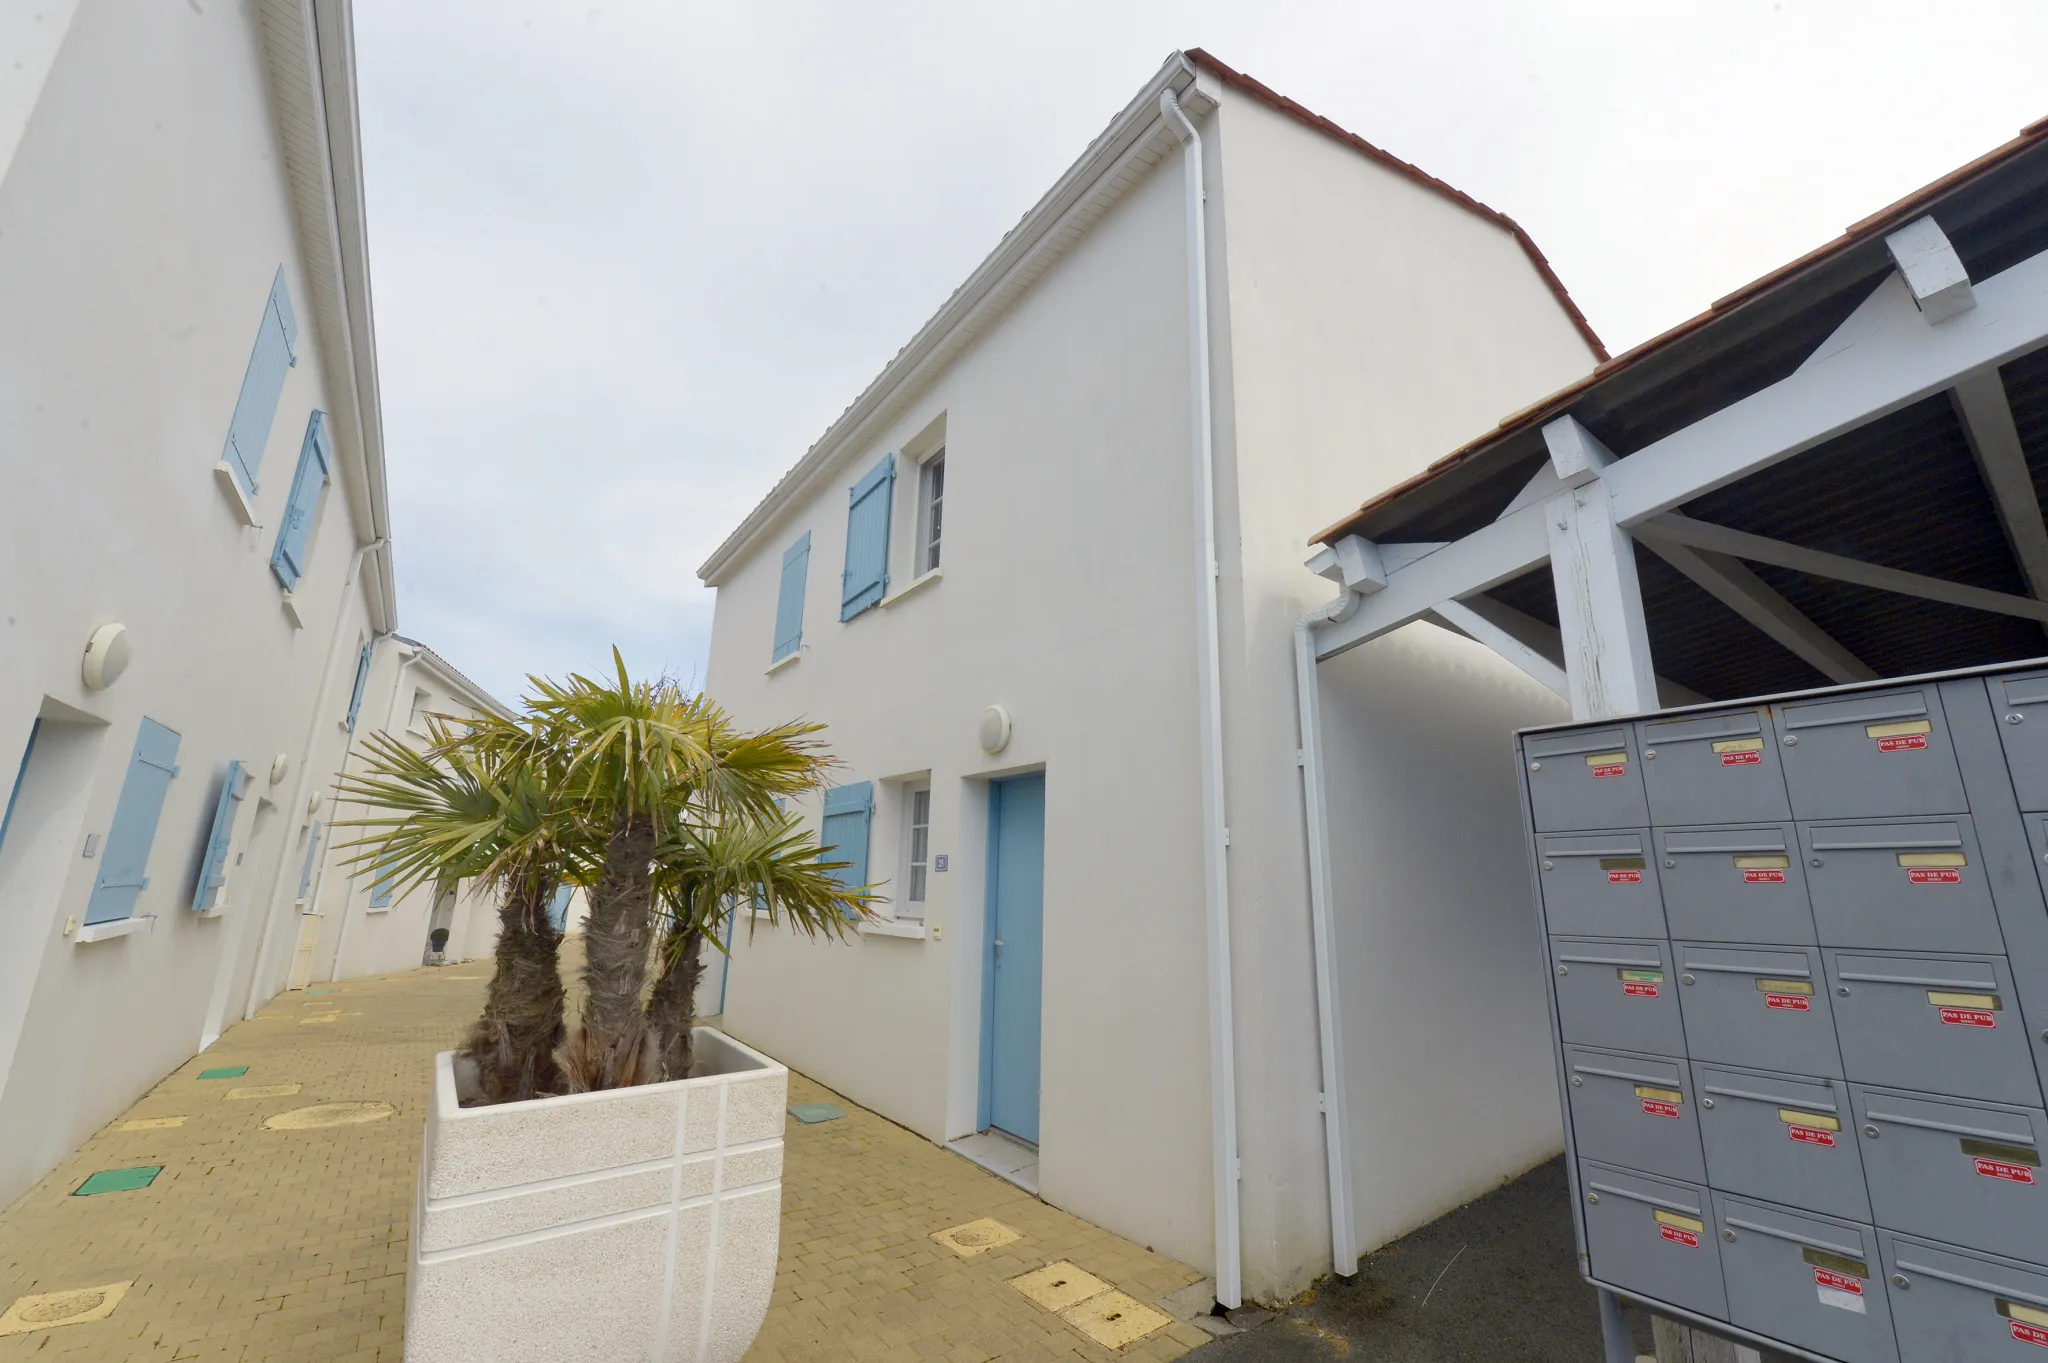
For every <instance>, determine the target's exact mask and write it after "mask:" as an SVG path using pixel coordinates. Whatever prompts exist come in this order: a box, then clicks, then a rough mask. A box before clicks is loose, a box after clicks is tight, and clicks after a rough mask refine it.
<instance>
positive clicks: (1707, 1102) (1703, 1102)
mask: <svg viewBox="0 0 2048 1363" xmlns="http://www.w3.org/2000/svg"><path fill="white" fill-rule="evenodd" d="M1713 1105H1714V1100H1713V1099H1712V1098H1702V1099H1700V1106H1701V1107H1712V1106H1713Z"/></svg>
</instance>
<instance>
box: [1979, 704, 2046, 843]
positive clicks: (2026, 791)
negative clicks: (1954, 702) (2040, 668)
mask: <svg viewBox="0 0 2048 1363" xmlns="http://www.w3.org/2000/svg"><path fill="white" fill-rule="evenodd" d="M1986 680H1987V682H1988V683H1989V685H1990V687H1991V703H1992V705H1994V706H1996V707H1997V711H1998V720H1999V724H1998V736H1999V737H2000V738H2001V739H2003V740H2004V741H2005V765H2006V766H2007V767H2008V768H2009V769H2011V771H2012V788H2013V790H2014V791H2015V792H2016V793H2017V794H2018V795H2019V797H2020V808H2021V809H2024V810H2027V811H2029V812H2032V811H2035V810H2048V672H2022V673H2020V674H2019V675H2018V676H2013V677H1990V678H1987V679H1986Z"/></svg>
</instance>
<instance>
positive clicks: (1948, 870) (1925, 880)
mask: <svg viewBox="0 0 2048 1363" xmlns="http://www.w3.org/2000/svg"><path fill="white" fill-rule="evenodd" d="M1906 879H1907V880H1908V881H1910V882H1911V883H1912V884H1915V885H1960V884H1962V883H1963V873H1962V872H1961V871H1958V870H1955V869H1954V868H1953V867H1940V868H1938V869H1935V870H1921V871H1908V872H1906Z"/></svg>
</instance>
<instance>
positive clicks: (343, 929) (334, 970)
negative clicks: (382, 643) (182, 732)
mask: <svg viewBox="0 0 2048 1363" xmlns="http://www.w3.org/2000/svg"><path fill="white" fill-rule="evenodd" d="M383 637H384V638H387V639H388V638H390V637H391V636H390V635H388V634H387V635H384V636H383ZM418 656H419V654H418V653H417V652H415V651H414V650H412V649H409V648H404V647H401V648H400V649H399V650H398V668H397V672H396V674H395V675H394V676H393V677H392V678H391V704H389V705H388V706H386V707H385V713H384V732H385V733H387V734H388V733H390V732H391V730H392V729H394V728H396V727H397V725H398V695H399V692H401V691H403V690H404V689H405V672H406V669H407V668H409V667H411V666H412V661H413V659H414V658H417V657H418ZM355 748H356V745H355V739H354V737H353V736H351V737H350V739H349V745H348V747H347V748H346V749H344V750H343V751H342V754H341V774H342V775H343V776H346V775H348V759H349V758H350V757H352V756H354V755H355ZM334 808H335V813H337V814H338V813H340V812H341V794H340V792H339V791H337V792H336V793H335V795H334ZM328 826H329V827H332V826H333V819H332V817H331V816H330V818H329V820H328ZM370 893H371V895H372V896H374V895H375V894H376V893H377V889H376V882H375V881H374V880H372V881H371V882H370ZM434 894H435V898H437V899H438V898H439V897H440V887H439V885H438V884H437V885H436V886H435V890H434ZM354 903H355V891H354V889H353V887H351V889H350V891H349V893H348V894H347V895H346V896H344V897H343V899H342V901H341V922H340V923H339V924H338V925H337V926H336V928H335V931H334V961H333V963H332V965H331V966H330V967H329V969H328V971H327V982H328V983H329V984H338V983H340V981H341V952H342V948H344V947H346V946H347V945H348V925H349V909H350V907H351V906H353V905H354ZM365 912H367V910H365ZM433 912H434V911H433V909H431V908H429V909H428V910H427V922H428V924H429V926H431V925H432V923H433Z"/></svg>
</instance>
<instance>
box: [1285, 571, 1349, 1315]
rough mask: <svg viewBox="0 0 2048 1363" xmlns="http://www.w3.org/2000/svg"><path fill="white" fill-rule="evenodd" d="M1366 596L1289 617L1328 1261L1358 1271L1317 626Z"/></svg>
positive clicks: (1336, 617)
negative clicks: (1292, 619) (1291, 619)
mask: <svg viewBox="0 0 2048 1363" xmlns="http://www.w3.org/2000/svg"><path fill="white" fill-rule="evenodd" d="M1363 599H1364V598H1363V597H1361V596H1360V595H1359V594H1358V593H1357V592H1354V591H1352V590H1351V589H1350V588H1348V587H1347V588H1345V589H1344V590H1343V594H1342V595H1341V596H1339V597H1338V598H1337V599H1336V600H1335V601H1332V602H1330V603H1329V604H1328V605H1325V606H1321V607H1318V608H1317V609H1315V610H1312V611H1310V612H1309V613H1308V614H1307V615H1304V616H1302V617H1301V619H1299V620H1297V621H1295V622H1294V688H1295V700H1296V704H1297V706H1298V707H1299V711H1300V733H1301V754H1300V758H1301V797H1302V811H1303V815H1304V819H1305V822H1306V823H1307V825H1308V910H1309V923H1310V927H1311V930H1312V933H1313V941H1314V950H1315V961H1316V1024H1317V1029H1318V1031H1319V1033H1320V1037H1321V1042H1322V1060H1323V1092H1322V1096H1321V1098H1320V1100H1319V1101H1320V1104H1321V1106H1322V1110H1323V1155H1324V1158H1325V1160H1326V1161H1327V1162H1328V1165H1329V1185H1330V1260H1331V1264H1332V1267H1333V1269H1334V1271H1335V1272H1337V1273H1339V1274H1341V1275H1343V1276H1344V1277H1347V1278H1348V1277H1350V1276H1351V1275H1352V1274H1354V1273H1356V1272H1358V1229H1357V1227H1356V1226H1355V1225H1354V1224H1353V1221H1352V1203H1351V1146H1350V1144H1349V1143H1348V1141H1347V1139H1346V1135H1345V1130H1344V1126H1345V1122H1346V1120H1347V1119H1348V1117H1349V1115H1350V1110H1349V1109H1348V1108H1347V1107H1346V1106H1345V1102H1344V1054H1343V1035H1342V1032H1341V1030H1340V1028H1339V1025H1338V1021H1339V1020H1338V1016H1337V990H1336V986H1335V984H1334V983H1333V981H1332V974H1333V969H1334V966H1335V963H1336V958H1337V935H1336V929H1335V927H1334V926H1333V924H1332V923H1331V920H1330V807H1329V796H1328V793H1327V792H1326V790H1325V789H1324V786H1323V711H1322V704H1321V702H1320V699H1319V697H1318V693H1317V687H1316V641H1315V628H1316V626H1317V625H1320V624H1323V623H1325V622H1328V621H1334V620H1343V619H1345V618H1346V617H1348V616H1350V615H1351V613H1352V612H1353V611H1356V610H1357V609H1358V606H1359V602H1360V601H1362V600H1363Z"/></svg>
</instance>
